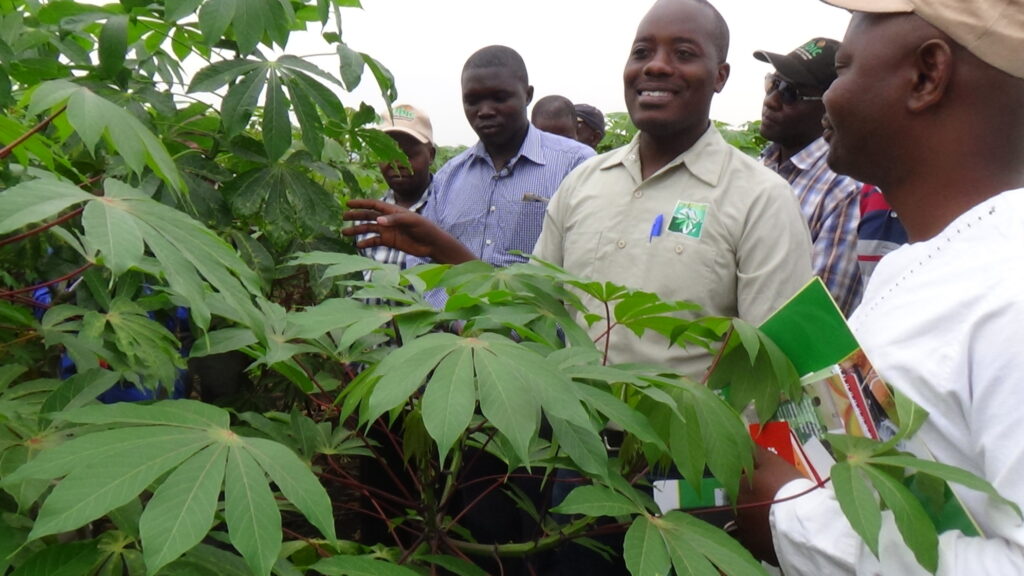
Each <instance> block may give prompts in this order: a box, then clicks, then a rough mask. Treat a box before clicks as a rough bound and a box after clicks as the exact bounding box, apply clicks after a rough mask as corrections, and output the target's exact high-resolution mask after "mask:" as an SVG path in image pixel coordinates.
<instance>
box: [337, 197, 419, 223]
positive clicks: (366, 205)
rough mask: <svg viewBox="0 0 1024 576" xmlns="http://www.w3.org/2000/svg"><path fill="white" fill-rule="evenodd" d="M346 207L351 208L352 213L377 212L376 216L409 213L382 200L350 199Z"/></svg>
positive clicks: (405, 209)
mask: <svg viewBox="0 0 1024 576" xmlns="http://www.w3.org/2000/svg"><path fill="white" fill-rule="evenodd" d="M348 207H349V208H353V209H354V210H353V211H355V212H358V211H360V210H369V211H374V212H377V213H378V215H381V214H399V213H402V212H408V211H409V210H408V209H407V208H403V207H401V206H399V205H397V204H389V203H387V202H384V201H383V200H371V199H369V198H351V199H350V200H349V201H348ZM346 219H347V218H346Z"/></svg>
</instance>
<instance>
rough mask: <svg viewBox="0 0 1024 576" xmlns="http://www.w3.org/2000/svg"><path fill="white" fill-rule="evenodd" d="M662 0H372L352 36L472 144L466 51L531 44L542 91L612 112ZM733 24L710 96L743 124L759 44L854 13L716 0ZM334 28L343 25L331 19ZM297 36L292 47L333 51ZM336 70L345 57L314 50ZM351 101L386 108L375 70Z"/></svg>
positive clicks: (840, 27) (717, 115)
mask: <svg viewBox="0 0 1024 576" xmlns="http://www.w3.org/2000/svg"><path fill="white" fill-rule="evenodd" d="M652 3H653V0H518V1H512V2H510V1H508V0H362V4H363V9H362V10H359V9H343V10H342V26H343V38H344V40H345V42H346V43H347V44H348V45H349V46H350V47H352V48H353V49H355V50H358V51H360V52H366V53H368V54H370V55H371V56H373V57H375V58H377V59H378V60H379V61H381V62H382V63H383V64H384V65H385V66H387V67H388V68H389V69H390V70H391V72H392V73H394V75H395V78H396V83H397V87H398V101H397V103H399V104H401V103H408V104H413V105H415V106H418V107H421V108H423V109H424V110H426V111H427V113H428V114H430V116H431V120H432V122H433V126H434V138H435V140H436V141H437V143H438V144H444V145H455V144H466V145H468V144H472V143H474V142H475V141H476V135H475V134H473V131H472V130H471V129H470V127H469V124H468V123H467V122H466V118H465V116H464V115H463V113H462V103H461V95H460V87H459V75H460V73H461V71H462V65H463V63H464V62H465V61H466V58H468V57H469V55H470V54H472V53H473V52H475V51H476V50H477V49H479V48H482V47H484V46H487V45H490V44H505V45H507V46H510V47H512V48H514V49H515V50H517V51H518V52H519V53H520V54H522V56H523V59H524V60H525V61H526V67H527V70H528V71H529V74H530V83H531V84H533V86H534V100H536V99H539V98H541V97H543V96H547V95H549V94H561V95H563V96H566V97H568V98H569V99H570V100H572V101H573V102H585V103H588V104H592V105H594V106H597V107H598V108H600V109H601V110H602V111H604V112H606V113H607V112H615V111H625V104H624V103H623V94H622V67H623V65H624V64H625V61H626V56H627V54H628V52H629V48H630V45H631V44H632V41H633V36H634V33H635V32H636V26H637V24H638V23H639V22H640V19H641V18H642V17H643V15H644V13H646V11H647V10H648V8H650V6H651V4H652ZM715 5H716V6H717V7H718V9H719V11H721V12H722V15H723V16H724V17H725V19H726V21H727V22H728V23H729V28H730V31H731V36H732V43H731V47H730V49H729V62H730V64H731V65H732V74H731V76H730V78H729V82H728V84H727V85H726V87H725V89H724V90H723V91H722V93H721V94H719V95H718V96H717V97H716V98H715V100H714V103H713V105H712V108H711V116H712V118H714V119H716V120H723V121H726V122H729V123H733V124H738V123H742V122H745V121H748V120H757V119H759V118H760V117H761V99H762V97H763V95H764V90H763V87H762V86H763V78H764V75H765V73H766V72H768V71H769V70H770V69H771V68H770V66H769V65H768V64H765V63H762V62H759V61H757V60H754V58H753V56H751V53H752V52H753V51H754V50H758V49H764V50H768V51H771V52H780V53H788V52H790V51H791V50H793V49H794V48H796V47H797V46H798V45H800V44H802V43H804V42H805V41H807V40H809V39H811V38H813V37H816V36H826V37H831V38H836V39H838V40H841V39H842V38H843V33H844V31H845V30H846V24H847V22H848V21H849V15H848V14H847V13H846V12H845V11H843V10H839V9H836V8H832V7H830V6H826V5H825V4H822V3H820V2H817V1H815V0H717V1H716V2H715ZM332 28H333V27H332ZM304 44H305V43H304V42H301V41H299V38H298V37H297V36H296V37H294V38H293V41H292V42H290V43H289V46H288V50H287V51H288V52H289V53H292V54H296V55H300V56H301V55H305V54H311V53H314V52H320V53H322V52H323V49H322V48H314V47H312V46H311V47H310V48H309V49H308V50H307V48H306V47H305V46H304ZM313 60H314V61H315V62H316V63H317V64H318V65H319V66H321V67H322V68H324V69H325V70H327V71H329V72H331V73H332V74H338V60H337V58H322V57H321V58H314V59H313ZM342 101H343V102H345V103H346V104H347V105H349V106H358V104H359V102H360V101H365V102H367V103H368V104H370V105H372V106H374V107H375V108H377V110H378V111H379V110H382V109H383V99H382V98H381V97H380V94H379V91H378V90H377V87H376V83H375V82H374V81H373V78H372V76H371V75H370V73H369V71H368V70H367V71H366V72H365V73H364V78H363V83H362V85H361V86H360V87H359V88H358V89H357V90H356V92H355V93H354V94H348V95H343V97H342Z"/></svg>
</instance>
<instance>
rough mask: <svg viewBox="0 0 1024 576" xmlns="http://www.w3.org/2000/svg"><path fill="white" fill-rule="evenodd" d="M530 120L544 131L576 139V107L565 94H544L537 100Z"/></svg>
mask: <svg viewBox="0 0 1024 576" xmlns="http://www.w3.org/2000/svg"><path fill="white" fill-rule="evenodd" d="M530 120H531V121H532V122H533V125H534V126H536V127H537V128H540V129H541V130H543V131H545V132H549V133H551V134H558V135H559V136H565V137H566V138H572V139H574V140H575V139H576V108H575V107H574V106H573V105H572V101H571V100H569V99H568V98H566V97H565V96H557V95H553V96H545V97H543V98H541V99H540V100H537V103H536V104H534V105H533V113H532V114H531V116H530Z"/></svg>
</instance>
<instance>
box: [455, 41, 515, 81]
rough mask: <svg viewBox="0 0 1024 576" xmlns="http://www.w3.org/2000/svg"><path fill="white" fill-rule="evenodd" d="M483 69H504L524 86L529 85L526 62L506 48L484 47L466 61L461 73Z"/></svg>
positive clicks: (496, 46) (497, 46)
mask: <svg viewBox="0 0 1024 576" xmlns="http://www.w3.org/2000/svg"><path fill="white" fill-rule="evenodd" d="M483 68H504V69H506V70H509V71H511V72H512V73H513V74H514V75H515V77H516V78H518V79H520V80H522V81H523V84H524V85H529V84H530V77H529V76H528V75H527V73H526V62H523V57H522V56H520V55H519V52H516V51H515V50H513V49H511V48H509V47H508V46H499V45H494V46H485V47H483V48H481V49H479V50H477V51H476V52H474V53H473V55H472V56H470V57H469V59H468V60H466V64H465V65H464V66H463V67H462V73H463V74H465V73H466V71H467V70H480V69H483Z"/></svg>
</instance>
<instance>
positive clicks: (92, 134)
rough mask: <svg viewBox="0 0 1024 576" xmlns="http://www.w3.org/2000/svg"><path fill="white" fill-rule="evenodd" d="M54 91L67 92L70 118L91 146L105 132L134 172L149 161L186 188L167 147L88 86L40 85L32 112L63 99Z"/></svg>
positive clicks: (164, 176)
mask: <svg viewBox="0 0 1024 576" xmlns="http://www.w3.org/2000/svg"><path fill="white" fill-rule="evenodd" d="M53 94H58V95H65V94H66V95H67V117H68V122H69V123H70V124H71V126H72V127H73V128H74V129H75V131H76V132H78V135H79V136H80V137H81V138H82V142H83V143H84V144H85V145H86V147H88V148H89V149H90V150H91V149H93V148H95V146H96V144H97V143H98V142H99V140H100V138H101V137H104V136H105V137H106V138H107V141H108V142H109V143H110V145H111V147H112V148H113V149H114V150H116V151H117V152H118V153H119V154H120V155H121V156H122V158H124V161H125V163H126V164H127V165H128V167H129V168H130V169H131V170H132V171H133V172H135V173H136V174H142V172H143V168H144V167H145V166H147V165H148V166H149V167H150V168H151V169H152V170H153V172H155V173H156V175H157V176H159V177H160V178H162V179H163V180H164V182H166V183H167V185H168V186H170V187H171V189H172V190H174V191H175V192H178V193H184V192H185V181H184V179H182V177H181V174H180V173H179V172H178V169H177V167H176V166H175V165H174V160H172V159H171V156H170V154H168V153H167V149H166V148H164V145H163V144H162V143H161V142H160V140H159V139H157V137H156V136H154V135H153V133H152V132H150V131H149V129H148V128H146V126H145V125H143V124H142V122H140V121H139V120H138V119H137V118H136V117H135V116H133V115H132V114H131V113H129V112H128V111H126V110H124V109H123V108H121V107H120V106H118V105H116V104H114V103H113V102H110V101H109V100H106V99H105V98H103V97H101V96H99V95H97V94H95V93H93V92H92V91H90V90H89V89H88V88H85V87H82V86H77V85H75V84H72V83H70V82H68V81H66V80H52V81H50V82H46V83H44V84H42V85H40V86H39V88H37V89H36V91H35V92H34V93H33V95H32V104H31V107H30V110H29V111H30V113H38V112H40V111H42V110H45V109H46V108H49V107H52V106H55V105H58V104H60V103H61V102H63V100H56V101H55V99H54V97H53ZM44 105H45V106H44Z"/></svg>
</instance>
